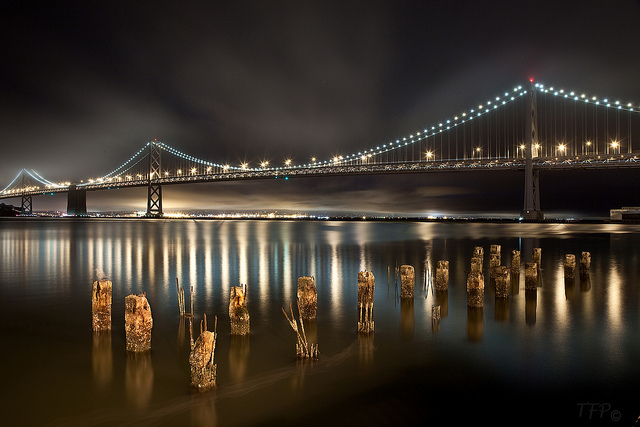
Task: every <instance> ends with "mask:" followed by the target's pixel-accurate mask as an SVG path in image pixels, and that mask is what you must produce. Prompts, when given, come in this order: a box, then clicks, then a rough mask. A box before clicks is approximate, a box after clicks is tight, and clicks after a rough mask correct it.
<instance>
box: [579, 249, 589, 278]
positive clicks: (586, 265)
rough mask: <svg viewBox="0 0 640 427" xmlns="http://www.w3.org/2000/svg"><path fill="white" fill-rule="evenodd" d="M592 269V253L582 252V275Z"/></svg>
mask: <svg viewBox="0 0 640 427" xmlns="http://www.w3.org/2000/svg"><path fill="white" fill-rule="evenodd" d="M590 269H591V253H589V252H582V254H581V256H580V275H581V276H584V275H588V274H589V270H590Z"/></svg>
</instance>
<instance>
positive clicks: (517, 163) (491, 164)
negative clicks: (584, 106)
mask: <svg viewBox="0 0 640 427" xmlns="http://www.w3.org/2000/svg"><path fill="white" fill-rule="evenodd" d="M638 155H640V154H634V153H630V154H615V155H604V154H600V155H585V156H575V157H574V156H571V157H569V156H567V157H544V158H543V157H539V158H535V159H533V167H534V168H535V169H539V170H572V169H573V170H580V169H583V170H588V169H610V168H638V167H640V158H638ZM524 167H525V164H524V159H523V158H508V159H505V158H498V159H467V160H432V161H417V162H394V163H375V164H345V165H332V166H313V167H306V168H300V167H298V168H265V169H247V170H246V171H238V170H236V171H232V172H226V173H205V174H193V175H184V176H169V177H163V178H159V179H155V180H153V182H154V183H158V184H162V185H172V184H189V183H200V182H220V181H223V182H226V181H240V180H255V179H274V178H285V177H321V176H344V175H378V174H401V173H429V172H432V173H433V172H463V171H466V172H472V171H479V170H482V171H504V170H524ZM147 185H149V181H148V179H132V180H121V181H116V180H111V181H102V182H94V183H88V184H85V183H83V184H77V186H78V188H84V189H86V190H88V191H93V190H110V189H116V188H128V187H143V186H147ZM68 189H69V187H68V186H60V187H52V188H46V189H41V188H37V189H34V190H31V191H26V192H21V191H15V190H13V191H11V190H8V191H5V192H3V193H1V194H0V199H7V198H12V197H21V196H22V195H23V194H24V195H32V196H37V195H43V194H54V193H63V192H67V191H68Z"/></svg>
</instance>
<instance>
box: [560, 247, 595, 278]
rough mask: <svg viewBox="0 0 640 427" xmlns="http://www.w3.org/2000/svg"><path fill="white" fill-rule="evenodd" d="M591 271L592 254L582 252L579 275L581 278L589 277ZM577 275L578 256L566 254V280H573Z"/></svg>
mask: <svg viewBox="0 0 640 427" xmlns="http://www.w3.org/2000/svg"><path fill="white" fill-rule="evenodd" d="M590 269H591V254H590V253H589V252H582V253H581V254H580V263H579V274H580V277H581V278H583V279H584V278H585V276H588V274H589V270H590ZM575 274H576V256H575V255H574V254H565V256H564V278H565V279H569V280H570V279H573V278H574V277H575Z"/></svg>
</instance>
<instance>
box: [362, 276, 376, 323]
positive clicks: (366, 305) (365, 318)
mask: <svg viewBox="0 0 640 427" xmlns="http://www.w3.org/2000/svg"><path fill="white" fill-rule="evenodd" d="M375 288H376V279H375V277H374V276H373V273H370V272H368V271H360V272H358V332H363V333H369V332H373V328H374V323H373V293H374V291H375Z"/></svg>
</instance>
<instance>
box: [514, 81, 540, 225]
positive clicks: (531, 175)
mask: <svg viewBox="0 0 640 427" xmlns="http://www.w3.org/2000/svg"><path fill="white" fill-rule="evenodd" d="M529 105H530V112H529V113H530V114H529V115H528V116H527V128H528V129H529V132H527V138H526V141H525V149H524V151H525V166H524V174H525V178H524V209H523V210H522V213H521V215H520V217H521V218H522V219H524V220H533V221H540V220H543V219H544V213H543V212H542V211H541V210H540V191H539V190H540V171H539V170H538V169H534V168H533V156H534V154H535V156H536V157H537V156H538V144H537V143H536V141H537V138H538V136H537V135H536V130H537V125H538V123H537V121H538V120H537V115H536V91H535V87H534V86H533V81H532V82H531V86H530V88H529ZM534 150H535V153H534Z"/></svg>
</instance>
